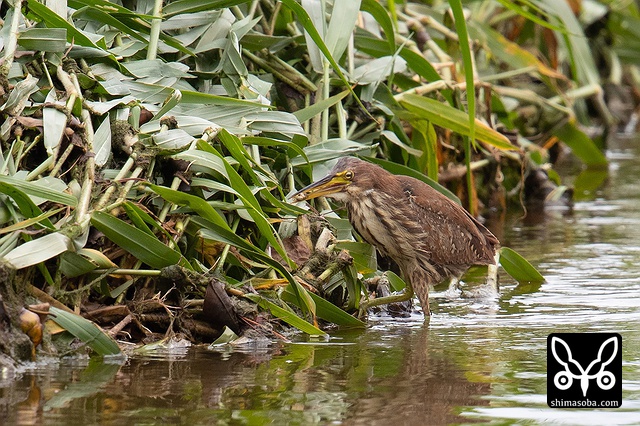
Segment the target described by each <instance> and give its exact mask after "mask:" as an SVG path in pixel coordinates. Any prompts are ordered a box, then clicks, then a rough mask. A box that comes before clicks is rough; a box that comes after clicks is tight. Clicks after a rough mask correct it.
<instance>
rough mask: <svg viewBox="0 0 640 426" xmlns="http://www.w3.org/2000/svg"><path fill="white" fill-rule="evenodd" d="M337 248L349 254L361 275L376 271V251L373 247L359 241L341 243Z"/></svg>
mask: <svg viewBox="0 0 640 426" xmlns="http://www.w3.org/2000/svg"><path fill="white" fill-rule="evenodd" d="M336 248H337V249H340V250H347V251H348V252H349V255H350V256H351V257H352V258H353V264H354V265H355V266H356V268H357V270H358V272H359V273H361V274H368V273H371V272H375V271H376V269H377V261H376V250H375V249H374V248H373V246H372V245H370V244H368V243H364V242H357V241H339V242H338V243H336Z"/></svg>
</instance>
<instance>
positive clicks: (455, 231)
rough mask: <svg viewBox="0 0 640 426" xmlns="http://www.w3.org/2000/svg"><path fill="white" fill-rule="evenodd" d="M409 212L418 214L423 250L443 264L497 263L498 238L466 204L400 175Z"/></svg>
mask: <svg viewBox="0 0 640 426" xmlns="http://www.w3.org/2000/svg"><path fill="white" fill-rule="evenodd" d="M398 177H399V178H400V179H399V182H400V183H401V185H402V187H403V191H404V193H405V197H407V199H408V203H406V204H405V205H406V209H407V213H406V214H407V215H412V216H414V217H415V218H417V221H418V223H419V224H420V226H421V228H422V232H423V235H424V237H423V238H422V239H421V241H422V247H420V248H418V249H419V250H421V251H423V252H427V253H430V256H431V259H432V261H433V262H435V263H438V264H440V265H472V264H493V263H494V252H495V248H497V246H498V245H499V241H498V239H497V238H496V237H495V236H494V235H493V234H492V233H491V232H490V231H489V230H488V229H487V228H485V227H484V226H483V225H482V224H481V223H480V222H478V221H477V220H476V219H475V218H474V217H473V216H471V215H470V214H469V213H468V212H467V211H466V210H465V209H464V208H463V207H461V206H460V205H458V204H456V203H455V202H453V201H451V200H450V199H449V198H447V197H445V196H444V195H442V194H441V193H440V192H438V191H436V190H435V189H433V188H431V187H430V186H429V185H427V184H425V183H423V182H421V181H418V180H416V179H413V178H411V177H407V176H402V177H401V176H398Z"/></svg>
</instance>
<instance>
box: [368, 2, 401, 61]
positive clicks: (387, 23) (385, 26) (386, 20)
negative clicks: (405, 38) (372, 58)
mask: <svg viewBox="0 0 640 426" xmlns="http://www.w3.org/2000/svg"><path fill="white" fill-rule="evenodd" d="M360 10H361V11H363V12H368V13H369V14H370V15H371V16H373V18H374V19H375V20H376V21H377V22H378V24H379V25H380V26H381V27H382V30H383V31H384V35H385V37H386V38H387V42H388V43H389V50H390V51H391V52H393V51H394V50H395V49H396V40H395V31H394V29H393V22H392V21H391V18H390V17H389V14H388V13H387V10H386V9H385V8H384V6H382V5H381V4H380V3H378V2H377V1H376V0H362V4H360Z"/></svg>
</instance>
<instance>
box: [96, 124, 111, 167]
mask: <svg viewBox="0 0 640 426" xmlns="http://www.w3.org/2000/svg"><path fill="white" fill-rule="evenodd" d="M93 151H94V153H95V162H96V166H98V167H102V166H104V165H105V164H107V161H109V157H110V156H111V121H110V120H109V116H107V117H106V118H105V119H104V120H102V123H101V124H100V126H99V127H98V129H97V130H96V132H95V134H94V136H93Z"/></svg>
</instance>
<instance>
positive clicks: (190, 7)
mask: <svg viewBox="0 0 640 426" xmlns="http://www.w3.org/2000/svg"><path fill="white" fill-rule="evenodd" d="M243 3H249V0H178V1H174V2H171V3H169V4H167V5H166V6H164V7H163V12H164V17H165V18H170V17H172V16H174V15H179V14H182V13H194V12H201V11H203V10H212V9H222V8H229V7H233V6H237V5H239V4H243Z"/></svg>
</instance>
